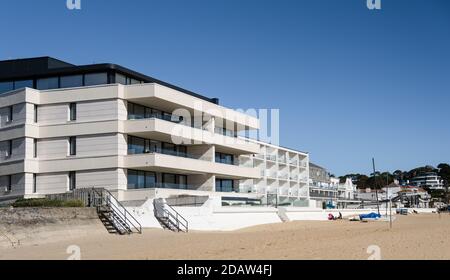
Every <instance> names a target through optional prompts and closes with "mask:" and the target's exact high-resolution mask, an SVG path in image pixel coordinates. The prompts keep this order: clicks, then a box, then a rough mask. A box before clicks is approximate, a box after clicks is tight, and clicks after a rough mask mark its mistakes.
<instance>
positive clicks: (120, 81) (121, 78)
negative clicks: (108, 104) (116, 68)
mask: <svg viewBox="0 0 450 280" xmlns="http://www.w3.org/2000/svg"><path fill="white" fill-rule="evenodd" d="M116 84H122V85H126V84H127V77H125V76H124V75H122V74H119V73H116Z"/></svg>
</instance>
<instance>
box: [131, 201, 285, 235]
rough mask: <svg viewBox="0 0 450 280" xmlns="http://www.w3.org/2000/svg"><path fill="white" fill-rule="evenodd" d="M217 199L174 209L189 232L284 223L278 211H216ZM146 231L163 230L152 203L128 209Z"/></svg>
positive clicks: (263, 209) (229, 208) (253, 209)
mask: <svg viewBox="0 0 450 280" xmlns="http://www.w3.org/2000/svg"><path fill="white" fill-rule="evenodd" d="M215 205H216V204H215V201H214V199H210V200H208V201H207V202H206V203H205V204H204V205H203V206H202V207H174V209H175V210H176V211H177V212H178V213H180V215H181V216H183V217H184V218H185V219H186V220H187V221H188V223H189V230H198V231H233V230H238V229H242V228H247V227H252V226H256V225H263V224H273V223H281V222H282V221H281V220H280V218H279V216H278V214H277V213H278V210H277V209H275V208H270V207H267V208H255V207H249V208H246V207H220V208H216V207H215ZM126 208H127V210H128V211H129V212H130V213H131V214H133V216H135V218H136V219H137V220H138V221H139V222H140V223H141V225H142V227H144V228H161V225H160V224H159V222H158V221H157V220H156V218H155V217H154V214H153V200H152V199H150V200H148V201H147V202H146V203H145V204H144V205H142V206H140V207H126Z"/></svg>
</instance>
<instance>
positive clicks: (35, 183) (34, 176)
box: [33, 174, 37, 193]
mask: <svg viewBox="0 0 450 280" xmlns="http://www.w3.org/2000/svg"><path fill="white" fill-rule="evenodd" d="M33 193H37V176H36V174H33Z"/></svg>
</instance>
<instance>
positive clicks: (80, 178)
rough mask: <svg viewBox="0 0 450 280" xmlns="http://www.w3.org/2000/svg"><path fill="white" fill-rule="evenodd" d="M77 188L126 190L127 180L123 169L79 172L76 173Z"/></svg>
mask: <svg viewBox="0 0 450 280" xmlns="http://www.w3.org/2000/svg"><path fill="white" fill-rule="evenodd" d="M76 181H77V188H78V189H80V188H92V187H96V188H105V189H108V190H117V189H125V188H124V186H126V184H127V178H126V175H125V171H124V170H123V169H107V170H93V171H79V172H77V173H76Z"/></svg>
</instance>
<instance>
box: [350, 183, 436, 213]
mask: <svg viewBox="0 0 450 280" xmlns="http://www.w3.org/2000/svg"><path fill="white" fill-rule="evenodd" d="M358 199H360V200H361V201H364V202H376V201H377V192H375V190H374V189H370V188H367V189H361V190H359V191H358ZM389 199H392V202H393V203H394V207H410V208H428V207H429V203H430V199H431V196H430V195H429V194H428V192H427V191H426V190H424V189H423V188H420V187H415V186H400V185H398V184H396V183H391V184H390V185H388V186H386V187H384V188H382V189H381V190H378V201H379V202H385V201H388V200H389Z"/></svg>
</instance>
